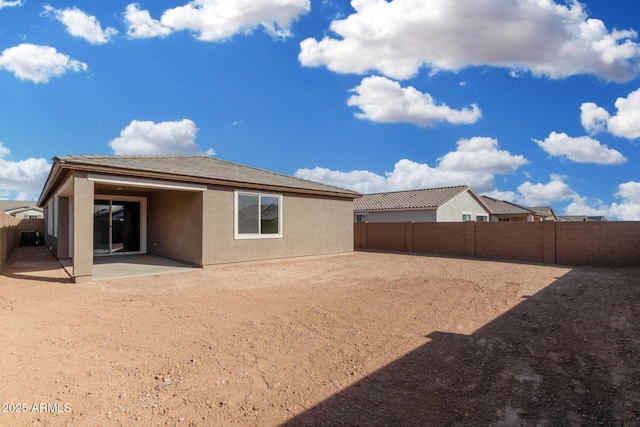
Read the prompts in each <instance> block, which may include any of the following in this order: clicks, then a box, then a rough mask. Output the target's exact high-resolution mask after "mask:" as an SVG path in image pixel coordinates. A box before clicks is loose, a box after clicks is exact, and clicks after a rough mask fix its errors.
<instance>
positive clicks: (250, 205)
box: [238, 194, 260, 234]
mask: <svg viewBox="0 0 640 427" xmlns="http://www.w3.org/2000/svg"><path fill="white" fill-rule="evenodd" d="M259 199H260V197H259V196H252V195H245V194H240V195H238V233H242V234H248V233H253V234H256V233H258V232H259V231H260V229H259V228H258V226H259V224H258V200H259Z"/></svg>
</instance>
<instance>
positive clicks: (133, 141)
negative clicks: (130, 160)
mask: <svg viewBox="0 0 640 427" xmlns="http://www.w3.org/2000/svg"><path fill="white" fill-rule="evenodd" d="M197 133H198V129H197V128H196V124H195V123H194V122H193V121H191V120H189V119H183V120H180V121H175V122H160V123H154V122H151V121H139V120H133V121H132V122H131V123H130V124H129V125H128V126H127V127H125V128H124V129H123V130H122V131H121V132H120V136H119V137H118V138H115V139H113V140H112V141H110V142H109V147H111V148H112V149H113V151H114V153H115V154H117V155H126V154H143V155H157V154H205V155H213V154H214V151H213V150H212V149H209V150H207V151H203V150H202V149H201V148H200V147H199V146H198V144H196V143H195V139H196V134H197Z"/></svg>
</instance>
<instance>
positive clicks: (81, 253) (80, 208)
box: [73, 172, 94, 283]
mask: <svg viewBox="0 0 640 427" xmlns="http://www.w3.org/2000/svg"><path fill="white" fill-rule="evenodd" d="M93 194H94V191H93V181H89V180H88V179H87V174H86V173H84V172H74V176H73V279H74V281H75V282H76V283H78V282H84V281H88V280H91V275H92V274H93Z"/></svg>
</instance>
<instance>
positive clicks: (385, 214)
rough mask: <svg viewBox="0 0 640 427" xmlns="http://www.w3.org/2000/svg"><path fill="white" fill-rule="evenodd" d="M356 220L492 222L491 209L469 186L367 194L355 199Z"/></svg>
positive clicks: (354, 211)
mask: <svg viewBox="0 0 640 427" xmlns="http://www.w3.org/2000/svg"><path fill="white" fill-rule="evenodd" d="M353 213H354V221H355V222H407V221H414V222H463V221H489V214H490V211H489V209H488V207H487V206H486V205H485V203H484V202H483V200H482V199H481V198H480V197H479V196H478V195H477V194H476V193H475V192H474V191H473V190H472V189H471V187H469V186H467V185H461V186H457V187H442V188H429V189H424V190H410V191H395V192H389V193H376V194H365V195H364V196H362V197H360V198H359V199H355V200H354V201H353Z"/></svg>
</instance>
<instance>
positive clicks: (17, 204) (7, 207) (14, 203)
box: [0, 200, 43, 219]
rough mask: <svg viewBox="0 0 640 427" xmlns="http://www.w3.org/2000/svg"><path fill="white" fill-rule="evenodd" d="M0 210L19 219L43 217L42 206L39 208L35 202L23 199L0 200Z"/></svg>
mask: <svg viewBox="0 0 640 427" xmlns="http://www.w3.org/2000/svg"><path fill="white" fill-rule="evenodd" d="M0 211H4V212H5V214H7V215H11V216H14V217H16V218H20V219H40V218H43V213H42V208H39V207H38V206H37V205H36V202H28V201H24V200H0Z"/></svg>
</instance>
